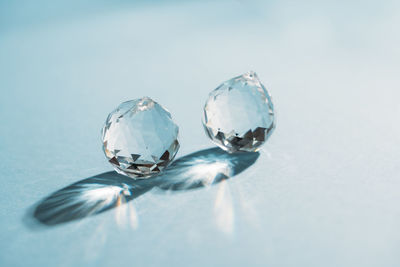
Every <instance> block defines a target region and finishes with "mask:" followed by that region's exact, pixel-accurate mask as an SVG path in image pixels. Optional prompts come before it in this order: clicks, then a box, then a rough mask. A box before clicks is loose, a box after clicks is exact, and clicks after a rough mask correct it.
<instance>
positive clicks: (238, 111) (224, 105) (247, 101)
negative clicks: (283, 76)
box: [203, 71, 275, 153]
mask: <svg viewBox="0 0 400 267" xmlns="http://www.w3.org/2000/svg"><path fill="white" fill-rule="evenodd" d="M203 125H204V129H205V130H206V133H207V135H208V136H209V137H210V139H211V140H212V141H213V142H214V143H215V144H216V145H218V146H219V147H221V148H222V149H223V150H225V151H228V152H231V153H233V152H238V151H246V152H254V151H258V150H259V148H260V146H261V145H263V144H264V143H265V142H266V141H267V139H268V138H269V136H270V135H271V134H272V131H273V129H274V128H275V116H274V106H273V104H272V100H271V96H270V94H269V93H268V91H267V89H266V88H265V87H264V85H263V84H262V83H261V82H260V80H259V78H258V77H257V74H256V73H255V72H252V71H250V72H247V73H245V74H243V75H240V76H237V77H234V78H232V79H230V80H228V81H226V82H224V83H222V84H221V85H220V86H218V87H217V88H216V89H215V90H214V91H212V92H211V93H210V95H209V97H208V100H207V102H206V104H205V106H204V113H203Z"/></svg>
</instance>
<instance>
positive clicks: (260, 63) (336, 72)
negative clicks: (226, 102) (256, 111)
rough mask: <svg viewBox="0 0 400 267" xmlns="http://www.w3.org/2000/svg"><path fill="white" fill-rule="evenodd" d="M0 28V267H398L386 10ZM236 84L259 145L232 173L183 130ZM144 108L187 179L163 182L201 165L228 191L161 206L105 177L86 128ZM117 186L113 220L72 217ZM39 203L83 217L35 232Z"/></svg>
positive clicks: (393, 99)
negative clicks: (250, 90)
mask: <svg viewBox="0 0 400 267" xmlns="http://www.w3.org/2000/svg"><path fill="white" fill-rule="evenodd" d="M33 3H35V4H33ZM0 18H1V19H0V90H1V96H0V121H1V127H0V151H1V153H0V167H1V168H0V196H1V197H0V215H1V216H0V229H1V230H0V266H297V267H298V266H325V267H327V266H380V267H382V266H399V265H400V254H399V250H400V231H399V224H400V205H399V201H400V177H399V172H400V123H399V122H400V120H399V117H400V104H399V97H400V91H399V88H400V87H399V86H400V82H399V73H400V49H399V47H400V46H399V41H400V32H399V30H398V26H399V25H400V5H399V4H398V2H396V1H364V2H355V1H354V2H353V1H350V2H349V1H339V2H338V1H325V2H320V1H306V2H302V3H300V2H295V1H291V2H282V1H248V2H247V1H231V2H227V1H210V2H195V1H188V2H184V1H156V2H154V3H150V4H149V3H146V2H145V1H139V2H129V1H119V2H118V3H114V4H113V3H111V2H108V1H89V2H88V3H86V4H83V3H80V1H65V2H59V3H58V4H56V3H54V2H53V1H44V0H43V1H34V2H32V3H31V2H28V1H21V2H20V3H11V2H9V3H8V2H6V1H3V2H1V3H0ZM248 70H254V71H256V72H257V73H258V75H259V77H260V79H261V80H262V81H263V82H264V84H265V85H266V86H267V87H268V88H269V89H270V92H271V94H272V96H273V100H274V104H275V107H276V110H277V128H276V130H275V132H274V133H273V134H272V136H271V138H270V139H269V140H268V142H267V144H266V145H265V146H264V147H263V148H262V150H261V151H260V153H259V154H258V155H256V156H255V157H254V158H251V159H248V158H247V159H246V158H239V163H238V161H234V160H233V159H231V158H227V157H228V156H221V154H220V152H218V150H215V149H212V148H213V147H214V145H213V144H212V143H211V142H210V140H208V138H207V137H206V135H205V133H204V130H203V128H202V125H201V113H202V107H203V105H204V101H205V100H206V97H207V94H208V93H209V92H210V91H211V90H212V89H214V88H215V87H216V86H218V85H219V84H220V83H221V82H223V81H225V80H227V79H229V78H231V77H233V76H235V75H239V74H242V73H244V72H246V71H248ZM145 95H146V96H151V97H152V98H153V99H155V100H156V101H158V102H160V103H161V104H162V105H164V106H165V107H167V108H168V109H169V110H170V111H171V113H172V115H173V117H174V119H175V121H176V122H177V123H178V125H179V126H180V142H181V149H180V151H179V153H178V155H177V160H180V161H179V162H178V163H182V162H184V163H185V162H190V164H189V165H187V166H186V167H185V168H186V169H185V168H183V169H177V170H178V173H177V174H176V175H174V174H169V176H168V177H169V178H170V179H172V180H173V179H178V180H179V179H181V178H182V177H185V179H189V180H190V179H191V178H196V177H198V176H204V175H205V176H207V175H210V173H211V175H212V174H213V171H215V169H207V164H208V163H209V162H211V163H212V162H214V161H216V162H218V160H226V161H228V162H229V163H230V164H231V163H232V162H234V163H232V164H242V165H238V167H237V169H232V170H230V171H231V172H230V174H232V173H233V174H236V175H233V176H232V177H231V178H230V179H228V180H224V179H221V181H219V182H218V183H215V184H213V185H207V184H206V185H205V186H198V187H196V188H183V190H179V189H180V187H179V186H177V185H176V184H175V185H174V186H172V187H171V186H164V187H163V186H159V184H155V183H153V182H150V184H149V183H147V182H138V183H136V182H132V181H129V180H128V181H126V180H124V179H125V178H123V177H118V176H116V175H115V174H114V173H112V172H111V173H110V171H112V167H111V165H110V164H109V163H108V162H107V161H106V160H105V157H104V155H103V152H102V150H101V140H100V129H101V127H102V125H103V122H104V121H105V119H106V116H107V114H108V113H109V112H110V111H111V110H112V109H113V108H114V107H116V106H117V105H118V104H119V103H120V102H122V101H126V100H129V99H134V98H138V97H142V96H145ZM209 148H211V150H205V149H209ZM192 153H197V154H194V155H193V154H192ZM190 154H191V155H190ZM185 155H190V156H189V157H187V158H185V159H182V157H183V156H185ZM198 157H200V158H201V159H203V160H206V161H208V163H207V162H206V163H205V164H206V165H205V167H204V168H202V166H203V165H198V163H197V162H196V160H198V159H199V158H198ZM188 159H189V160H188ZM190 160H191V161H192V162H191V161H190ZM199 166H200V167H199ZM213 166H215V165H213ZM235 166H236V165H235ZM174 170H175V169H174ZM204 171H205V173H204ZM217 171H218V170H217ZM104 173H106V174H104ZM100 174H102V175H100ZM196 175H197V176H196ZM93 176H95V178H91V180H85V179H86V178H88V177H93ZM96 177H97V178H96ZM164 178H165V177H164ZM93 179H94V180H93ZM99 181H100V182H99ZM76 182H80V183H78V185H76V184H75V185H74V186H72V189H73V190H72V191H68V192H67V194H64V193H65V191H61V194H60V191H58V190H61V189H63V188H65V187H67V186H70V185H71V184H74V183H76ZM93 184H94V185H95V186H99V187H95V189H99V190H100V191H99V190H97V191H96V190H94V191H90V190H89V189H90V188H91V187H90V186H93ZM122 184H124V185H126V186H127V188H125V189H126V190H127V191H124V194H125V196H126V199H125V200H126V201H122V202H126V203H125V204H124V203H121V205H120V206H118V207H116V208H112V207H111V208H110V209H108V210H107V211H104V212H101V213H99V214H97V215H93V216H87V215H91V212H87V210H85V208H86V209H90V208H93V207H96V208H98V205H106V204H107V203H106V204H104V201H110V203H115V199H113V198H111V200H110V199H105V200H104V199H102V198H104V196H105V195H107V194H109V193H110V192H111V196H115V195H113V194H115V190H119V189H118V188H121V187H119V186H120V185H122ZM178 184H179V183H178ZM88 188H89V189H88ZM68 189H71V187H69V188H68ZM125 189H124V190H125ZM176 189H178V190H176ZM74 190H75V191H74ZM85 190H89V191H85ZM113 190H114V191H113ZM57 192H58V193H57ZM71 192H72V193H71ZM118 192H119V191H118ZM52 194H53V195H52ZM54 194H55V195H54ZM57 194H58V195H57ZM49 196H56V197H60V201H61V202H60V203H61V204H65V203H64V202H65V201H68V200H69V198H70V197H72V198H74V197H75V198H77V197H78V198H80V200H79V201H80V202H79V201H78V202H79V203H78V204H77V205H78V206H79V205H81V206H79V207H80V208H82V209H83V211H82V210H79V211H77V210H76V207H77V206H74V205H71V203H69V204H68V203H67V204H68V205H70V206H68V208H67V209H64V210H61V211H60V213H59V214H57V212H56V211H55V210H54V206H51V205H52V203H50V205H49V206H41V207H42V208H43V207H45V208H46V209H44V210H42V211H41V212H39V214H38V213H36V215H38V216H39V217H40V216H41V215H43V214H45V213H46V212H50V213H52V214H50V215H49V216H55V217H56V218H57V219H56V220H53V221H52V220H48V219H46V218H47V217H45V216H47V215H46V214H45V215H43V216H44V217H42V218H44V219H43V220H44V221H46V222H48V223H47V224H43V223H39V222H38V221H37V220H36V221H35V217H34V216H33V215H32V213H33V211H34V210H35V207H37V205H39V204H40V203H42V204H43V202H41V201H43V200H44V199H45V198H46V197H49ZM97 198H100V199H101V200H102V201H103V202H101V201H100V204H99V203H98V202H96V201H97V200H98V199H97ZM52 200H55V201H56V202H55V204H54V203H53V204H54V205H55V206H56V208H57V205H58V204H60V203H58V204H57V199H55V198H52ZM63 201H64V202H63ZM75 201H76V199H75ZM90 201H92V202H90ZM93 203H95V204H93ZM96 203H97V204H96ZM110 203H108V204H110ZM45 204H49V203H48V202H45ZM82 205H83V207H82ZM84 205H87V206H84ZM96 205H97V206H96ZM74 208H75V210H74ZM96 211H98V210H93V212H92V213H96ZM60 214H61V215H62V216H61V215H60ZM57 216H58V217H57ZM63 216H64V217H63ZM51 218H53V217H51Z"/></svg>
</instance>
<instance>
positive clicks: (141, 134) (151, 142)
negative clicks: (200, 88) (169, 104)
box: [102, 97, 179, 178]
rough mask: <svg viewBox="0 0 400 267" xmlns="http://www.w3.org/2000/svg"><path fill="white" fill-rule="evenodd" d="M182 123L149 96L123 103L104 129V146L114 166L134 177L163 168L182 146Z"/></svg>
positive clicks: (112, 114)
mask: <svg viewBox="0 0 400 267" xmlns="http://www.w3.org/2000/svg"><path fill="white" fill-rule="evenodd" d="M178 132H179V129H178V126H177V125H176V124H175V122H174V121H173V120H172V118H171V114H170V113H169V112H168V111H167V110H166V109H165V108H163V107H162V106H161V105H159V104H158V103H157V102H155V101H153V100H152V99H150V98H149V97H143V98H141V99H136V100H131V101H127V102H124V103H122V104H121V105H119V106H118V107H117V108H116V109H115V110H114V111H112V112H111V113H110V114H109V115H108V117H107V120H106V122H105V124H104V127H103V129H102V140H103V150H104V154H105V155H106V157H107V159H108V161H109V162H110V163H111V164H112V165H113V167H114V169H115V170H116V171H117V172H118V173H120V174H124V175H127V176H129V177H132V178H148V177H150V176H152V175H155V174H158V173H159V172H161V171H162V170H163V169H164V168H165V167H167V165H168V164H169V163H170V162H171V161H172V160H173V158H174V157H175V155H176V153H177V152H178V149H179V142H178Z"/></svg>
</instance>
